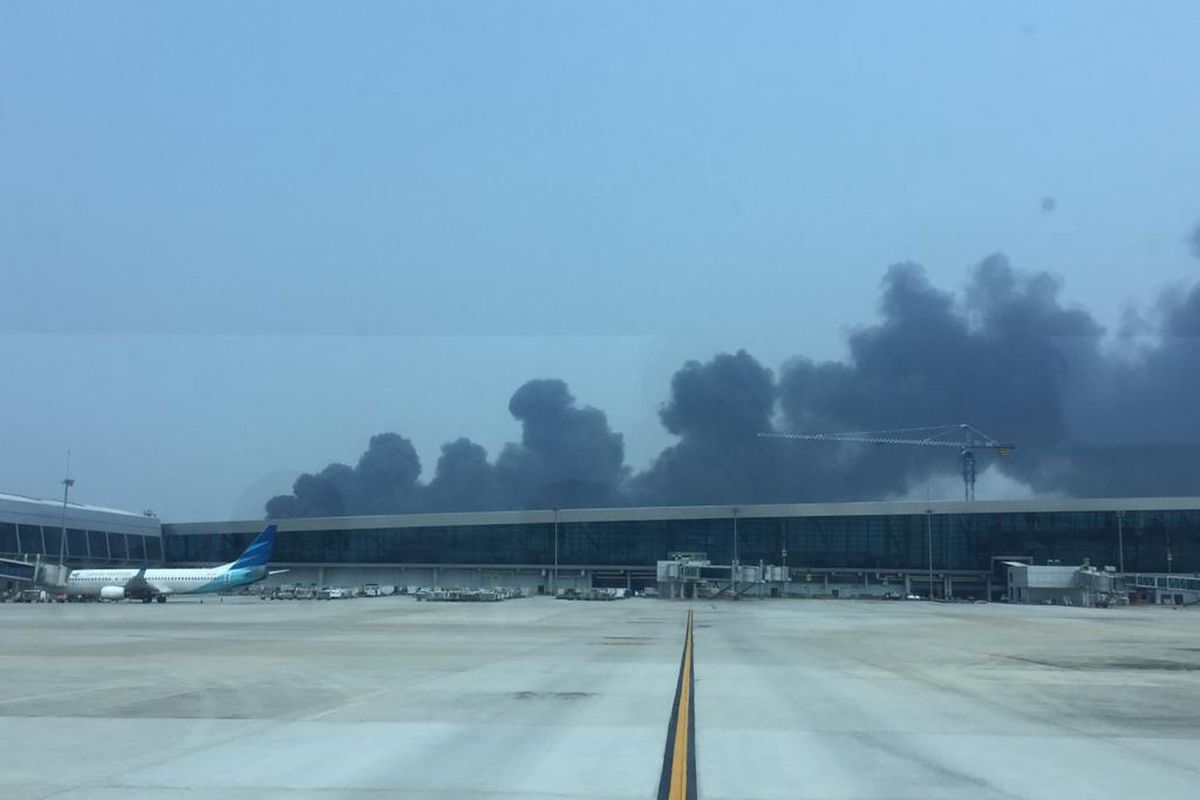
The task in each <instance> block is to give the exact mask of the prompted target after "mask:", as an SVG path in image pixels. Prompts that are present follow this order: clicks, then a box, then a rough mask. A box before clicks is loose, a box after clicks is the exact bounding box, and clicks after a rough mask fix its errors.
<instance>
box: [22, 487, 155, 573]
mask: <svg viewBox="0 0 1200 800" xmlns="http://www.w3.org/2000/svg"><path fill="white" fill-rule="evenodd" d="M64 528H65V529H66V532H67V541H66V544H65V546H64V545H63V543H62V541H61V539H62V532H63V529H64ZM60 553H62V554H64V555H66V557H67V563H69V564H71V565H72V566H75V567H82V566H96V567H103V566H124V565H128V564H143V563H145V562H147V561H149V562H151V563H158V562H161V561H162V558H163V548H162V524H161V523H160V522H159V520H158V518H157V517H155V516H149V515H147V514H135V513H132V512H129V511H119V510H117V509H114V508H104V507H101V506H92V505H83V504H81V503H67V504H66V505H65V507H64V505H63V502H62V501H61V500H50V499H45V498H40V497H26V496H24V495H18V494H0V557H4V558H16V559H25V560H33V559H35V558H37V557H38V556H41V557H43V558H52V559H55V560H57V559H58V557H59V554H60Z"/></svg>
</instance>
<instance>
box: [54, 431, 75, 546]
mask: <svg viewBox="0 0 1200 800" xmlns="http://www.w3.org/2000/svg"><path fill="white" fill-rule="evenodd" d="M62 485H63V512H62V529H61V530H60V531H59V534H58V565H59V566H60V567H61V566H63V565H64V564H65V563H66V560H67V493H68V492H70V491H71V487H72V486H74V485H75V479H74V478H72V477H71V451H70V450H68V451H67V476H66V477H65V478H63V480H62Z"/></svg>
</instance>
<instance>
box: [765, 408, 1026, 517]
mask: <svg viewBox="0 0 1200 800" xmlns="http://www.w3.org/2000/svg"><path fill="white" fill-rule="evenodd" d="M758 435H759V436H761V437H763V438H765V439H802V440H805V441H812V442H853V443H857V444H895V445H915V446H918V447H955V448H958V458H959V460H960V461H961V462H962V479H963V497H964V499H966V500H974V499H975V451H976V450H984V449H986V450H995V451H996V455H999V456H1006V455H1008V454H1009V452H1010V451H1012V450H1013V449H1015V448H1016V445H1015V444H1012V443H1010V442H1001V441H999V440H998V439H994V438H992V437H991V436H988V435H987V434H986V433H984V432H983V431H981V430H979V429H978V428H976V427H974V426H972V425H968V424H967V423H965V422H963V423H960V424H958V425H926V426H924V427H919V428H892V429H890V430H885V431H851V432H848V433H777V432H774V431H771V432H766V433H760V434H758Z"/></svg>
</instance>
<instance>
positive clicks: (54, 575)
mask: <svg viewBox="0 0 1200 800" xmlns="http://www.w3.org/2000/svg"><path fill="white" fill-rule="evenodd" d="M70 572H71V570H70V569H68V568H67V567H64V566H60V565H58V564H47V563H44V562H43V561H42V560H41V558H37V559H35V560H33V561H18V560H16V559H11V558H0V580H5V581H20V582H22V583H32V584H36V585H38V586H45V587H47V588H52V589H62V588H65V587H66V585H67V575H68V574H70Z"/></svg>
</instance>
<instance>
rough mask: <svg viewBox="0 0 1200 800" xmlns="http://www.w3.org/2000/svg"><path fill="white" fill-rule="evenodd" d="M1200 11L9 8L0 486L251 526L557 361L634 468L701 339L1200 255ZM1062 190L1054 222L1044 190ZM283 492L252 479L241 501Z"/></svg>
mask: <svg viewBox="0 0 1200 800" xmlns="http://www.w3.org/2000/svg"><path fill="white" fill-rule="evenodd" d="M1197 31H1200V5H1197V4H1195V3H1190V2H1175V3H1169V2H1150V3H1145V4H1132V3H1102V2H1059V3H1054V4H1043V3H1020V2H1009V3H1002V4H1000V3H992V4H983V3H959V2H944V3H935V2H922V3H909V4H901V3H889V2H871V3H868V2H858V3H845V2H838V3H756V4H749V5H747V4H707V3H653V4H647V3H623V4H616V3H604V4H566V3H550V2H546V3H482V2H470V3H446V2H438V3H357V4H337V3H300V2H288V3H204V4H198V3H192V4H185V3H119V2H110V3H103V4H101V3H24V2H7V0H4V1H2V2H0V275H2V279H3V285H4V287H5V289H6V291H5V295H6V297H7V299H8V301H9V302H8V303H6V304H5V313H4V314H3V315H2V318H0V358H2V359H3V363H5V364H6V365H9V370H8V371H7V372H8V374H7V376H6V378H7V380H6V381H5V383H6V384H7V388H6V389H5V391H4V393H3V394H4V400H3V403H2V405H0V408H3V409H4V412H5V413H4V414H3V422H0V426H2V428H0V431H2V434H3V441H4V456H3V457H2V458H0V489H4V490H8V491H20V492H27V493H33V494H52V493H53V492H54V490H55V486H56V482H57V480H58V479H59V478H60V477H61V473H62V467H63V460H64V453H65V450H66V449H67V447H70V448H71V449H72V450H73V452H74V459H75V465H76V472H77V477H78V478H79V484H78V495H79V497H80V499H84V500H91V501H93V502H99V503H106V504H111V505H124V506H126V507H132V508H143V507H152V508H155V509H156V510H158V511H159V512H160V513H161V514H163V515H164V516H166V517H168V518H172V519H200V518H220V517H225V516H229V515H231V514H233V515H240V514H242V513H245V512H246V511H247V510H248V509H253V508H255V507H257V505H258V504H259V503H260V502H261V500H262V499H265V496H266V495H267V494H271V493H274V492H276V491H282V490H284V489H286V488H287V484H288V476H289V475H292V474H294V472H295V471H297V470H301V469H315V468H319V467H321V466H323V465H324V464H325V463H326V462H327V461H329V460H332V459H338V460H343V461H351V462H352V461H353V460H354V459H355V458H356V457H357V455H358V453H359V452H360V451H361V448H362V446H363V445H364V443H365V441H366V438H367V437H368V436H369V435H370V434H372V433H375V432H377V431H379V430H387V429H394V430H397V431H398V432H401V433H403V434H405V435H408V436H410V437H412V438H413V439H414V441H415V442H416V443H417V445H418V448H419V449H420V451H421V454H422V456H423V459H424V462H425V466H426V472H427V474H428V473H429V472H430V471H431V470H432V466H433V462H434V460H435V459H436V453H437V447H438V445H439V444H440V443H441V442H442V441H445V440H447V439H451V438H454V437H456V436H458V435H469V436H471V437H472V438H475V439H477V440H479V441H480V442H482V443H484V444H485V445H486V446H488V448H489V450H490V451H492V452H495V450H496V449H497V448H498V447H499V446H500V444H501V443H503V442H504V441H506V440H510V439H512V438H515V437H516V436H517V435H519V431H518V429H517V428H516V426H515V425H514V424H513V423H512V422H511V420H510V419H509V418H508V416H507V412H506V408H505V407H506V404H507V400H508V396H509V395H510V394H511V392H512V391H513V390H514V389H515V388H516V387H517V386H518V385H519V384H520V383H521V382H522V381H523V380H525V379H526V378H530V377H543V376H546V377H549V376H553V377H562V378H564V379H566V380H567V381H568V382H569V383H570V384H571V386H572V388H573V390H574V392H575V394H576V396H577V397H579V399H580V400H581V401H583V402H586V403H591V404H594V405H597V406H599V407H600V408H603V409H605V410H606V411H607V412H608V413H609V415H610V418H611V421H612V423H613V425H614V427H615V428H616V429H618V430H620V431H622V432H624V433H625V434H626V440H627V448H628V452H629V457H630V461H631V463H633V464H634V465H635V466H641V465H643V464H644V463H645V462H646V461H647V460H648V459H649V458H650V457H651V456H652V455H653V454H654V453H655V452H657V450H658V449H660V448H661V447H662V446H663V444H664V443H666V442H667V441H668V440H667V438H666V436H665V434H663V432H662V431H661V430H660V428H659V426H658V424H657V421H656V419H655V416H654V412H655V408H656V406H657V404H658V403H659V402H661V400H662V399H663V398H664V397H665V393H666V389H667V383H668V381H669V378H670V375H671V373H672V371H673V370H674V369H675V368H676V367H677V366H678V365H679V364H680V363H681V362H682V360H683V359H685V358H707V357H708V356H710V355H712V353H714V352H716V351H717V350H729V349H736V348H738V347H745V348H747V349H749V350H750V351H751V352H753V353H754V354H756V355H757V356H758V357H759V358H760V359H762V360H763V361H764V362H765V363H767V364H769V365H771V366H778V364H779V363H780V362H781V361H782V360H783V359H785V358H786V357H787V356H788V355H790V354H793V353H803V354H806V355H810V356H814V357H822V358H824V357H837V356H840V355H841V354H842V352H843V341H844V334H845V332H846V330H847V328H848V327H849V326H851V325H854V324H860V323H865V322H869V321H870V320H871V319H872V318H873V316H874V313H875V310H874V303H875V300H876V291H877V288H878V282H879V279H880V277H881V275H882V273H883V269H884V268H885V267H886V265H887V264H889V263H892V262H895V261H900V260H914V261H918V262H920V263H922V264H924V265H925V266H926V267H927V269H928V270H929V272H930V275H931V277H932V278H933V280H934V281H935V282H936V283H938V284H939V285H942V286H944V287H948V288H953V287H956V286H958V285H960V284H961V283H962V281H963V279H964V276H965V270H966V269H967V268H968V267H969V266H970V265H971V264H973V263H975V262H976V261H978V260H979V259H981V258H982V257H984V256H986V255H988V254H990V253H992V252H995V251H1003V252H1005V253H1007V254H1008V255H1009V257H1010V258H1011V260H1012V262H1013V263H1014V264H1015V265H1016V266H1017V267H1019V268H1023V269H1028V270H1034V269H1039V270H1040V269H1048V270H1050V271H1052V272H1054V273H1056V274H1058V275H1060V276H1061V277H1062V278H1063V280H1064V282H1065V285H1066V289H1065V295H1066V297H1067V298H1068V299H1069V300H1070V301H1072V302H1075V303H1079V304H1081V305H1083V306H1086V307H1087V308H1088V309H1090V310H1091V311H1092V312H1093V313H1094V314H1096V315H1097V316H1098V317H1099V318H1100V319H1101V320H1102V321H1103V322H1104V323H1106V324H1108V325H1109V326H1115V325H1116V324H1117V322H1118V321H1119V319H1120V317H1121V314H1122V313H1123V311H1124V309H1125V308H1126V307H1127V305H1128V304H1130V303H1134V304H1137V305H1138V306H1140V307H1146V306H1148V305H1149V304H1151V303H1152V302H1153V301H1154V299H1155V298H1156V297H1157V295H1158V293H1159V292H1160V291H1161V289H1162V288H1163V287H1164V286H1166V285H1169V284H1172V283H1178V282H1182V281H1191V280H1192V279H1193V277H1194V273H1195V269H1196V264H1197V262H1195V261H1194V260H1192V259H1191V258H1190V257H1189V255H1188V252H1187V249H1186V247H1185V246H1184V245H1183V241H1182V240H1183V238H1184V236H1185V235H1186V233H1187V231H1188V230H1189V229H1190V228H1191V227H1192V226H1194V225H1195V224H1196V222H1197V220H1200V159H1197V158H1196V148H1195V143H1196V142H1197V141H1200V82H1197V81H1196V75H1197V74H1200V56H1198V55H1197V52H1198V50H1197V47H1196V32H1197ZM1044 197H1053V198H1055V200H1056V207H1055V209H1054V210H1053V211H1052V212H1046V211H1044V210H1042V208H1041V205H1040V204H1041V201H1042V199H1043V198H1044ZM259 494H261V495H262V497H258V495H259Z"/></svg>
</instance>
